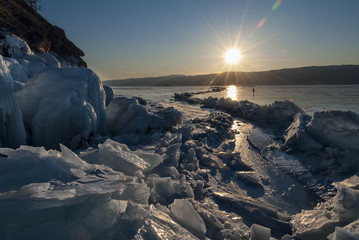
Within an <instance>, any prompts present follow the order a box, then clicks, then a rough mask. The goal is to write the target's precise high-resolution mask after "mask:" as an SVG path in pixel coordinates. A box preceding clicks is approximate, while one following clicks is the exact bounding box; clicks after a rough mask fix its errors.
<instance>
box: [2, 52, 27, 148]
mask: <svg viewBox="0 0 359 240" xmlns="http://www.w3.org/2000/svg"><path fill="white" fill-rule="evenodd" d="M7 66H8V65H7V63H6V62H5V61H4V60H3V57H2V56H1V55H0V147H1V146H3V147H14V148H16V147H19V146H20V145H21V144H25V143H26V135H25V129H24V125H23V119H22V114H21V111H20V108H19V106H18V104H17V102H16V97H15V90H14V84H13V78H12V76H11V74H10V71H9V69H8V68H7Z"/></svg>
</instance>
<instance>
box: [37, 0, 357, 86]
mask: <svg viewBox="0 0 359 240" xmlns="http://www.w3.org/2000/svg"><path fill="white" fill-rule="evenodd" d="M42 6H43V10H42V11H41V12H40V14H42V15H43V16H44V17H45V18H46V19H47V20H48V21H49V22H50V23H52V24H53V25H56V26H59V27H61V28H63V29H64V30H65V32H66V35H67V37H68V38H69V39H70V40H71V41H73V42H74V43H75V44H76V45H77V46H78V47H79V48H80V49H81V50H83V51H84V52H85V54H86V55H85V57H84V60H85V61H86V62H87V64H88V67H89V68H91V69H93V70H94V71H95V72H96V73H97V74H98V75H99V76H100V78H101V80H112V79H125V78H138V77H148V76H163V75H171V74H184V75H197V74H206V73H216V72H225V71H265V70H271V69H281V68H290V67H301V66H313V65H316V66H322V65H341V64H359V14H358V9H359V1H358V0H315V1H313V0H106V1H94V0H76V1H73V0H61V1H53V0H42ZM232 48H236V49H238V50H239V51H240V53H241V59H240V61H239V63H237V64H228V63H227V62H226V60H225V58H224V56H225V54H226V52H227V50H228V49H232Z"/></svg>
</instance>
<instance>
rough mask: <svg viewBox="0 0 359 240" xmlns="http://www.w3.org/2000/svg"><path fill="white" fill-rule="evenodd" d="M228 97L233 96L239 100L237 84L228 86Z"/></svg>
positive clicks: (232, 97)
mask: <svg viewBox="0 0 359 240" xmlns="http://www.w3.org/2000/svg"><path fill="white" fill-rule="evenodd" d="M227 97H229V98H231V99H232V100H237V87H236V86H233V85H232V86H229V87H228V88H227Z"/></svg>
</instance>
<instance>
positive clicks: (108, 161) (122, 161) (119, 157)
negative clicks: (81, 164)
mask: <svg viewBox="0 0 359 240" xmlns="http://www.w3.org/2000/svg"><path fill="white" fill-rule="evenodd" d="M80 157H81V158H83V159H84V160H85V161H87V162H89V163H92V164H104V165H106V166H109V167H111V168H112V169H114V170H117V171H121V172H124V173H126V174H127V175H135V173H136V172H137V171H142V172H148V171H150V170H152V169H153V168H155V167H156V166H158V165H159V164H161V163H162V161H163V158H162V157H161V156H160V155H159V154H156V153H150V152H144V151H140V150H138V151H131V150H130V149H129V148H128V147H127V146H126V145H125V144H121V143H118V142H115V141H113V140H111V139H107V140H106V142H104V143H103V144H99V145H98V150H93V151H92V152H87V153H86V152H85V153H83V154H80Z"/></svg>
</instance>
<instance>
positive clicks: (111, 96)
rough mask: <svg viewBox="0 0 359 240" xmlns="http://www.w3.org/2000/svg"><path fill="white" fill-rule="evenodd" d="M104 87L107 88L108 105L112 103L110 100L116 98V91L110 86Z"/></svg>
mask: <svg viewBox="0 0 359 240" xmlns="http://www.w3.org/2000/svg"><path fill="white" fill-rule="evenodd" d="M103 89H104V90H105V93H106V106H108V105H109V104H110V102H111V101H112V100H113V99H115V92H114V91H113V89H112V88H111V87H109V86H103Z"/></svg>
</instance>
